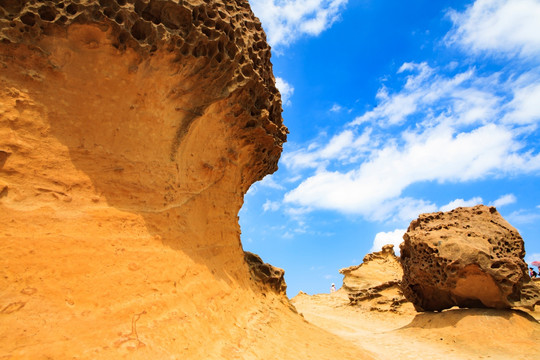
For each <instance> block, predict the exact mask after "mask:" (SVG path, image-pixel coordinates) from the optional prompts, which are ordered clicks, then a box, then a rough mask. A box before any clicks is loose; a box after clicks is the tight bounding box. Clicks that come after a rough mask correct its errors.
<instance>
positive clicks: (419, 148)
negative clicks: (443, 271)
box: [284, 123, 540, 220]
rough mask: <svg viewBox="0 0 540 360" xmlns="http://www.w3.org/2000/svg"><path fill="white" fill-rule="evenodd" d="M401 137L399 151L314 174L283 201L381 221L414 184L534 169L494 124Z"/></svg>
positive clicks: (536, 162)
mask: <svg viewBox="0 0 540 360" xmlns="http://www.w3.org/2000/svg"><path fill="white" fill-rule="evenodd" d="M405 137H406V142H405V144H404V145H403V146H397V145H395V144H389V145H386V146H384V147H383V148H381V149H375V150H373V151H372V152H371V155H370V157H369V159H368V160H367V161H364V162H363V163H361V164H359V165H358V167H357V168H356V169H353V170H349V171H346V172H340V171H327V170H322V171H318V172H317V173H315V174H314V175H312V176H310V177H308V178H307V179H306V180H304V181H303V182H302V183H301V184H300V185H299V186H298V187H297V188H296V189H294V190H292V191H289V192H288V193H287V194H286V195H285V198H284V200H285V202H288V203H293V204H298V205H301V206H304V207H312V208H320V209H329V210H337V211H341V212H344V213H356V214H361V215H364V216H366V217H368V218H371V219H376V220H384V219H385V218H387V217H389V216H391V215H392V214H393V213H392V212H391V211H387V212H384V211H382V210H384V209H385V205H386V204H388V202H390V203H392V201H393V200H394V202H395V201H396V199H397V198H398V197H399V196H401V194H402V192H403V191H404V190H405V188H406V187H408V186H409V185H411V184H413V183H416V182H421V181H437V182H440V183H443V182H450V181H451V182H462V181H469V180H478V179H482V178H484V177H486V176H488V175H492V176H501V175H503V174H505V173H512V172H516V171H517V172H528V171H533V170H538V169H540V156H539V155H536V156H533V155H531V154H528V153H525V154H519V153H517V152H516V151H517V150H518V149H519V147H520V146H519V144H517V143H516V141H515V140H514V139H513V134H512V132H511V131H510V130H508V129H506V128H505V127H502V126H498V125H495V124H488V125H485V126H481V127H479V128H476V129H474V130H472V131H470V132H461V133H457V131H456V130H454V129H453V128H451V127H449V126H447V125H446V124H445V123H443V124H440V125H438V126H436V127H433V128H430V129H427V130H425V131H423V132H419V133H415V134H414V136H412V135H410V134H408V135H407V136H405ZM399 203H400V204H403V202H399ZM425 205H429V204H422V206H423V207H426V206H425ZM394 208H395V207H394ZM428 208H432V206H429V207H428ZM397 210H398V211H399V209H397ZM381 211H382V213H381Z"/></svg>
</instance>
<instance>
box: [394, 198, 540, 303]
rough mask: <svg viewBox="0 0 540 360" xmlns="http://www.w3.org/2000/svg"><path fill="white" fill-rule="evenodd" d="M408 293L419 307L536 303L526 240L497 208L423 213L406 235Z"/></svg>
mask: <svg viewBox="0 0 540 360" xmlns="http://www.w3.org/2000/svg"><path fill="white" fill-rule="evenodd" d="M403 239H404V242H403V243H402V244H401V246H400V249H401V262H402V265H403V271H404V275H403V291H404V294H405V296H406V297H407V299H408V300H410V301H411V302H412V303H413V304H414V306H415V308H416V309H417V310H419V311H433V310H439V311H440V310H443V309H447V308H450V307H452V306H459V307H492V308H509V307H513V306H529V307H530V306H534V304H535V303H536V302H538V301H539V300H540V291H538V289H537V288H536V287H535V286H534V285H533V284H532V283H531V282H530V279H529V276H528V274H527V266H526V264H525V262H524V260H523V257H524V255H525V250H524V244H523V239H522V238H521V236H520V235H519V233H518V232H517V230H516V229H514V228H513V227H512V226H511V225H510V224H509V223H508V222H506V221H505V220H504V219H503V218H502V216H501V215H500V214H499V213H498V212H497V210H496V209H495V208H494V207H487V206H483V205H478V206H475V207H471V208H457V209H455V210H452V211H450V212H446V213H443V212H438V213H432V214H422V215H420V216H419V218H418V219H417V220H413V221H412V222H411V224H410V226H409V228H408V230H407V232H406V233H405V235H404V236H403Z"/></svg>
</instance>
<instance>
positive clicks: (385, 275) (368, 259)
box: [339, 245, 407, 312]
mask: <svg viewBox="0 0 540 360" xmlns="http://www.w3.org/2000/svg"><path fill="white" fill-rule="evenodd" d="M339 272H340V273H341V274H342V275H343V276H344V278H343V290H344V291H345V292H346V293H347V295H348V297H349V300H350V304H351V305H364V306H367V307H369V308H370V309H371V310H377V311H394V312H396V311H399V309H400V307H401V305H402V304H403V303H405V302H406V301H407V300H406V299H405V297H404V296H403V293H402V292H401V278H402V276H403V270H402V269H401V264H400V263H399V259H398V258H397V257H396V255H395V253H394V245H385V246H383V248H382V250H381V251H378V252H374V253H371V254H368V255H366V256H365V257H364V260H363V262H362V264H360V265H356V266H351V267H348V268H344V269H341V270H339Z"/></svg>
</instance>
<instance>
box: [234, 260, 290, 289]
mask: <svg viewBox="0 0 540 360" xmlns="http://www.w3.org/2000/svg"><path fill="white" fill-rule="evenodd" d="M244 257H245V259H246V262H247V263H248V265H249V270H250V272H251V275H252V276H253V277H254V278H255V279H256V280H257V281H259V282H260V283H261V284H262V285H263V286H267V287H269V288H270V289H272V290H273V291H275V292H277V293H278V294H281V295H283V296H286V295H287V284H286V283H285V270H283V269H280V268H277V267H275V266H273V265H270V264H268V263H265V262H264V261H263V260H262V259H261V257H260V256H259V255H257V254H253V253H251V252H249V251H246V252H245V253H244Z"/></svg>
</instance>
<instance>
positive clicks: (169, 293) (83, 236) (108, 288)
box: [0, 0, 362, 359]
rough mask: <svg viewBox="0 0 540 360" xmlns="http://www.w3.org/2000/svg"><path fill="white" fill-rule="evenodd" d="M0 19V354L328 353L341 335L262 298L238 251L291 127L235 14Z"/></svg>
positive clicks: (116, 7)
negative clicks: (251, 191) (243, 222)
mask: <svg viewBox="0 0 540 360" xmlns="http://www.w3.org/2000/svg"><path fill="white" fill-rule="evenodd" d="M0 15H1V16H0V39H1V40H2V41H1V42H0V54H1V55H0V91H1V92H0V96H1V97H0V214H1V216H0V244H1V250H0V251H1V254H0V255H1V256H2V262H1V265H0V288H1V289H2V291H1V292H0V357H2V358H4V357H5V358H17V359H21V358H29V359H38V358H55V359H60V358H82V359H96V358H122V357H129V358H140V359H165V358H167V359H176V358H177V359H196V358H200V359H235V358H268V357H269V356H270V354H273V356H270V357H274V358H301V357H302V355H301V354H306V353H308V354H309V353H313V354H322V355H321V356H324V351H325V350H324V349H326V348H328V349H330V347H331V346H330V344H332V343H333V342H334V341H335V338H334V337H332V336H330V335H328V334H326V333H324V332H322V331H321V330H318V329H316V328H314V327H312V326H310V325H308V324H305V323H304V322H303V321H302V320H301V319H300V318H299V317H298V315H296V314H294V313H293V312H292V311H290V310H289V307H288V303H287V300H286V299H285V298H284V297H282V296H280V295H278V294H274V293H273V292H269V293H268V294H263V293H262V292H261V287H260V286H259V285H257V284H256V283H255V282H254V281H253V280H252V279H251V278H250V273H249V269H248V266H247V265H246V263H245V261H244V253H243V250H242V246H241V243H240V236H239V235H240V229H239V225H238V218H237V214H238V211H239V209H240V207H241V206H242V202H243V195H244V193H245V192H246V191H247V189H248V188H249V186H250V185H251V184H252V183H253V182H255V181H256V180H259V179H261V178H262V177H263V176H264V175H266V174H268V173H271V172H273V171H275V170H276V168H277V161H278V159H279V156H280V153H281V149H282V144H283V142H284V141H285V139H286V132H287V130H286V128H285V127H284V126H283V125H282V120H281V100H280V96H279V93H278V91H277V89H276V88H275V84H274V77H273V75H272V68H271V64H270V61H269V59H270V49H269V47H268V45H267V44H266V41H265V35H264V33H263V31H262V29H261V26H260V23H259V21H258V19H256V18H255V17H254V16H253V14H252V13H251V10H250V9H249V5H248V4H247V2H246V1H233V2H229V1H227V2H211V3H210V2H202V1H198V0H190V1H180V2H176V1H126V0H117V1H108V0H107V1H105V0H100V1H99V2H98V1H90V0H88V1H58V2H54V3H52V2H42V1H33V2H28V3H27V2H25V1H22V0H21V1H18V0H8V1H6V2H2V3H1V4H0ZM271 328H275V329H279V331H270V332H269V331H268V330H269V329H271ZM282 332H287V333H289V334H291V335H292V336H295V335H296V337H297V338H298V334H300V333H302V334H303V333H311V334H312V336H311V337H308V338H307V339H305V340H294V344H295V345H294V347H293V346H292V344H293V340H283V338H282V336H281V333H282ZM268 333H269V334H268ZM340 352H341V353H342V355H344V356H349V355H350V356H362V355H361V352H360V351H359V350H358V349H357V348H355V347H353V346H348V345H345V346H343V347H342V350H340ZM317 356H319V355H317Z"/></svg>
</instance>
